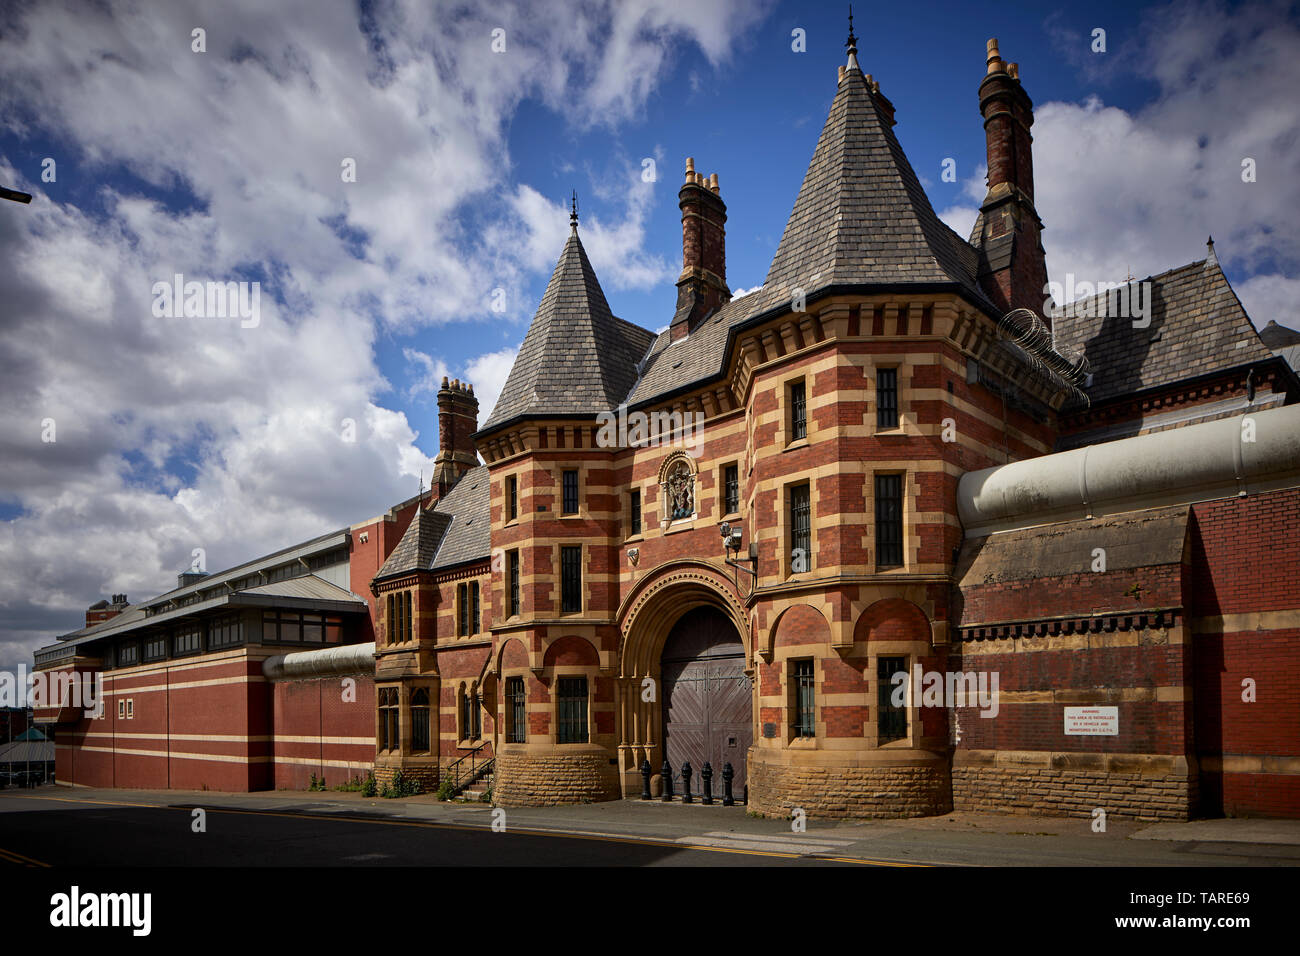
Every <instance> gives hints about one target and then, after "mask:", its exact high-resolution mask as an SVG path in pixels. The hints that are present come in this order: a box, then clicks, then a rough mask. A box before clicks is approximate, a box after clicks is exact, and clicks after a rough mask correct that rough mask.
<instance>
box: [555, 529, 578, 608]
mask: <svg viewBox="0 0 1300 956" xmlns="http://www.w3.org/2000/svg"><path fill="white" fill-rule="evenodd" d="M560 610H561V611H566V612H568V611H581V610H582V546H581V545H571V544H566V545H564V546H563V547H561V548H560Z"/></svg>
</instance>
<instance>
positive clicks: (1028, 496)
mask: <svg viewBox="0 0 1300 956" xmlns="http://www.w3.org/2000/svg"><path fill="white" fill-rule="evenodd" d="M1297 484H1300V405H1291V406H1288V407H1286V408H1273V409H1268V410H1265V411H1255V412H1247V413H1245V414H1243V415H1235V416H1233V417H1232V418H1223V419H1219V420H1218V421H1212V422H1202V423H1201V424H1199V425H1188V426H1186V427H1184V428H1172V429H1169V430H1168V431H1162V432H1153V433H1151V434H1149V435H1139V436H1137V437H1136V438H1123V439H1120V440H1119V441H1111V442H1104V443H1102V444H1098V445H1089V446H1087V447H1084V448H1076V449H1073V450H1072V451H1065V452H1058V453H1057V454H1054V455H1044V456H1042V457H1041V458H1030V459H1028V460H1026V461H1016V462H1012V463H1010V464H1008V465H999V466H997V467H994V468H985V469H983V470H982V471H972V472H968V473H967V474H965V475H963V476H962V478H961V481H960V482H959V484H958V486H957V512H958V514H959V516H960V517H961V523H962V526H963V527H964V528H965V529H966V533H967V534H968V535H972V536H978V535H981V534H987V533H990V532H992V531H1003V530H1008V529H1010V528H1024V527H1029V526H1031V525H1036V524H1046V523H1048V522H1051V521H1063V520H1070V519H1073V518H1086V517H1090V516H1093V515H1097V514H1116V513H1120V512H1123V511H1133V510H1137V509H1139V508H1143V507H1154V506H1156V505H1159V504H1161V503H1168V504H1173V503H1176V502H1188V503H1190V502H1193V501H1207V500H1210V499H1213V498H1223V497H1227V496H1230V495H1235V494H1242V493H1248V492H1253V491H1258V490H1263V489H1264V488H1266V487H1285V486H1288V485H1297Z"/></svg>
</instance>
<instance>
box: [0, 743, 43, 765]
mask: <svg viewBox="0 0 1300 956" xmlns="http://www.w3.org/2000/svg"><path fill="white" fill-rule="evenodd" d="M53 759H54V741H52V740H15V741H14V742H13V743H8V744H5V745H4V746H3V747H0V763H7V764H15V763H46V762H48V761H51V760H53Z"/></svg>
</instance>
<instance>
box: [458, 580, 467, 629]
mask: <svg viewBox="0 0 1300 956" xmlns="http://www.w3.org/2000/svg"><path fill="white" fill-rule="evenodd" d="M468 633H469V586H468V585H465V584H458V585H456V635H457V636H458V637H464V636H465V635H466V634H468Z"/></svg>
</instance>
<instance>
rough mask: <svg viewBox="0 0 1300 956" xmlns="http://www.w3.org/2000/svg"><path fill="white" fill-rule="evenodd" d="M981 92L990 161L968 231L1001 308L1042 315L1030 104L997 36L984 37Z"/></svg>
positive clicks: (1042, 267) (985, 283) (1043, 271)
mask: <svg viewBox="0 0 1300 956" xmlns="http://www.w3.org/2000/svg"><path fill="white" fill-rule="evenodd" d="M979 97H980V113H981V114H982V115H983V116H984V137H985V142H986V145H987V149H988V165H989V172H988V186H989V188H988V193H987V194H986V195H985V197H984V202H983V204H982V205H981V206H980V215H979V219H978V221H977V222H976V225H975V234H974V235H972V236H971V244H972V245H974V246H975V247H976V248H977V249H979V250H980V253H981V256H980V284H981V286H982V287H983V288H984V291H985V292H986V293H987V294H988V295H989V297H990V298H991V299H993V301H994V302H995V303H996V304H997V305H998V306H999V307H1001V308H1002V309H1004V310H1007V311H1009V310H1011V309H1018V308H1026V309H1030V310H1032V311H1033V312H1034V314H1036V315H1042V314H1043V312H1044V308H1043V303H1044V301H1045V300H1046V298H1047V293H1046V292H1045V291H1044V287H1045V286H1046V285H1047V256H1046V253H1045V252H1044V251H1043V241H1042V231H1043V222H1042V220H1041V219H1039V218H1038V212H1037V211H1036V210H1035V209H1034V155H1033V142H1034V138H1033V136H1031V135H1030V133H1029V129H1030V127H1031V126H1033V125H1034V104H1033V102H1032V101H1031V100H1030V99H1029V94H1027V93H1026V92H1025V90H1024V87H1022V86H1021V85H1020V67H1019V64H1016V63H1007V62H1005V61H1004V60H1003V59H1002V57H1001V55H1000V54H999V53H998V41H997V40H996V39H993V40H989V42H988V70H987V72H986V73H985V76H984V80H983V81H982V82H981V83H980V87H979ZM1045 318H1048V317H1045ZM1048 321H1049V322H1050V321H1051V320H1050V318H1048Z"/></svg>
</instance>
